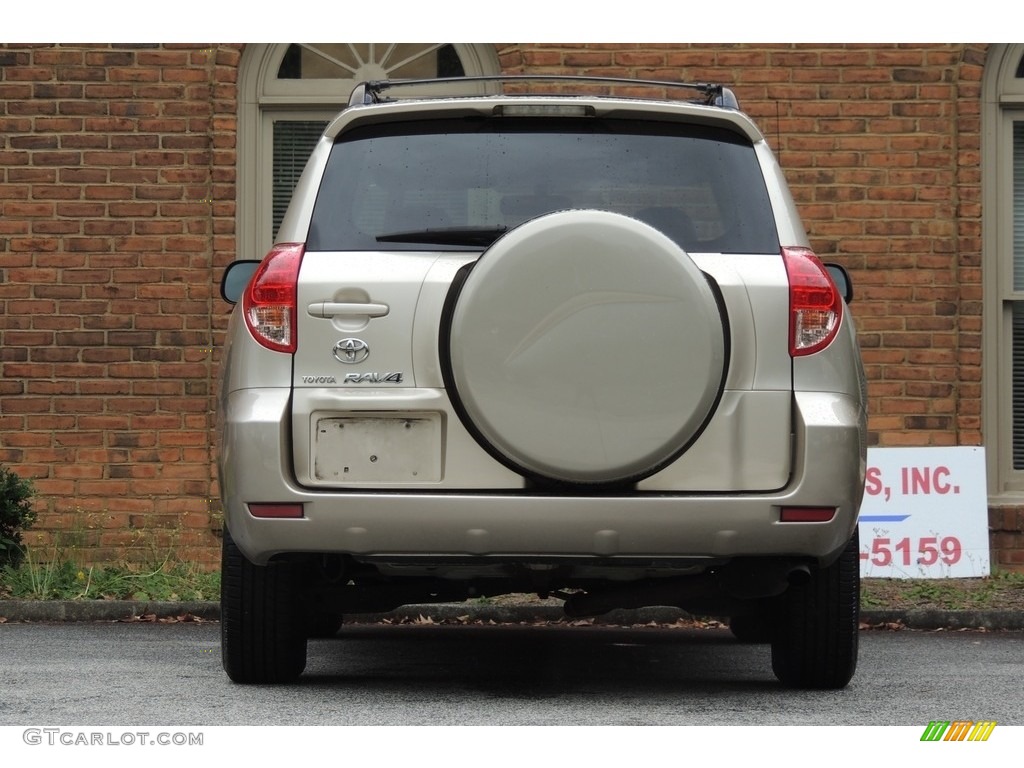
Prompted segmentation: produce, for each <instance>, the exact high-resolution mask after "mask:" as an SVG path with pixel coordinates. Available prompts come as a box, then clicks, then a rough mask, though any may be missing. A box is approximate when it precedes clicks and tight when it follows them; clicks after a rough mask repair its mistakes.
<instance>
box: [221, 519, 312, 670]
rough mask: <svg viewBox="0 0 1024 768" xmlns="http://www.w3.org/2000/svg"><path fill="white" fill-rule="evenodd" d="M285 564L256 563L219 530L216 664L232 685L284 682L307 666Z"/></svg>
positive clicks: (293, 578) (292, 579) (293, 584)
mask: <svg viewBox="0 0 1024 768" xmlns="http://www.w3.org/2000/svg"><path fill="white" fill-rule="evenodd" d="M297 586H298V579H297V573H296V568H295V566H294V565H292V564H290V563H271V564H270V565H266V566H259V565H255V564H253V563H251V562H249V560H248V559H247V558H246V557H245V555H243V554H242V552H241V550H239V549H238V547H237V546H236V545H235V543H234V541H232V539H231V535H230V534H229V533H228V532H227V531H226V530H225V531H224V544H223V560H222V564H221V597H220V605H221V608H220V610H221V619H220V637H221V660H222V662H223V664H224V671H225V672H227V674H228V677H230V678H231V679H232V680H233V681H234V682H236V683H287V682H291V681H293V680H295V679H296V678H298V677H299V675H301V674H302V670H303V669H305V668H306V633H305V620H304V619H305V616H304V615H303V613H302V608H301V601H300V600H299V599H298V598H299V594H298V588H297Z"/></svg>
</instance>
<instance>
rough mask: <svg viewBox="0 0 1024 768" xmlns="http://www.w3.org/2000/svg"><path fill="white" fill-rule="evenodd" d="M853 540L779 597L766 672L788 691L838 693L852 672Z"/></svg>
mask: <svg viewBox="0 0 1024 768" xmlns="http://www.w3.org/2000/svg"><path fill="white" fill-rule="evenodd" d="M858 550H859V539H858V536H857V531H856V529H854V534H853V537H852V538H851V539H850V542H849V543H848V544H847V545H846V548H845V549H844V550H843V552H842V554H841V555H840V556H839V559H838V560H836V561H835V562H834V563H832V564H831V565H829V566H828V567H826V568H820V569H817V570H815V571H812V573H811V577H810V580H809V581H808V582H807V583H805V584H799V585H794V586H791V587H790V588H789V589H788V590H786V592H785V594H783V595H782V599H781V608H782V610H781V615H780V616H779V621H778V624H777V626H776V628H775V633H774V637H773V638H772V670H773V671H774V672H775V676H776V677H777V678H778V679H779V680H780V681H781V682H782V684H783V685H785V686H786V687H788V688H814V689H836V688H843V687H845V686H846V684H847V683H849V682H850V679H851V678H852V677H853V673H854V671H856V669H857V643H858V632H859V624H860V559H859V557H858Z"/></svg>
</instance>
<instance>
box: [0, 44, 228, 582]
mask: <svg viewBox="0 0 1024 768" xmlns="http://www.w3.org/2000/svg"><path fill="white" fill-rule="evenodd" d="M238 58H239V54H238V51H237V50H234V49H230V48H224V47H213V46H210V45H206V46H203V45H195V46H153V47H142V46H132V47H131V48H118V47H114V48H110V47H106V46H60V47H53V46H48V45H43V46H8V47H5V48H2V49H0V66H2V76H0V270H2V281H0V329H2V333H3V338H2V348H0V365H2V370H0V397H2V401H0V461H2V462H3V463H5V464H7V465H9V466H12V467H13V468H14V469H16V470H17V471H19V473H21V474H23V475H26V476H30V477H32V478H33V479H34V481H35V484H36V487H37V489H38V490H39V492H40V494H41V500H40V509H39V518H38V522H37V525H36V527H35V530H34V531H33V532H32V533H31V535H30V536H28V537H26V541H28V542H29V543H32V544H35V545H37V546H38V547H39V548H40V549H41V551H43V552H48V551H51V550H52V549H53V548H54V547H57V548H60V549H61V550H63V549H65V548H75V547H84V548H87V551H88V555H87V557H88V558H89V559H94V560H111V559H115V560H116V559H120V558H122V557H126V556H127V557H136V558H144V557H150V556H152V555H154V554H159V553H160V552H166V551H167V550H168V549H169V548H170V547H171V546H175V547H177V548H179V550H180V554H181V555H182V556H183V557H186V558H189V559H193V560H196V561H199V562H207V563H213V562H215V561H216V560H217V559H218V557H219V552H218V550H217V540H216V538H215V535H214V533H213V531H214V530H215V529H217V527H218V520H217V516H216V514H215V513H216V504H215V503H211V499H212V498H213V497H214V484H213V475H212V468H211V467H212V465H211V426H212V419H211V405H212V402H211V394H212V391H211V388H212V380H213V378H212V377H213V355H212V350H213V349H214V348H215V339H214V336H213V334H212V330H213V328H214V315H215V314H217V313H221V314H222V313H223V307H222V306H216V304H215V296H216V293H215V287H214V286H215V278H216V277H217V274H216V273H217V268H218V267H220V266H223V264H224V263H226V262H227V261H229V260H230V259H231V258H232V256H233V249H234V244H233V239H232V233H233V231H234V218H233V217H234V200H235V188H234V181H235V156H234V138H235V137H234V134H235V117H234V116H235V112H236V107H235V93H234V85H233V84H234V82H235V78H236V74H237V72H236V67H237V62H238ZM218 303H219V302H218Z"/></svg>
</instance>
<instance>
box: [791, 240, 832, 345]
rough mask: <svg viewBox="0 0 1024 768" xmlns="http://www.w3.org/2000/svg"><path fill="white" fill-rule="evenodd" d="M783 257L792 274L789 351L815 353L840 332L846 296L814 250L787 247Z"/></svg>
mask: <svg viewBox="0 0 1024 768" xmlns="http://www.w3.org/2000/svg"><path fill="white" fill-rule="evenodd" d="M782 259H783V261H784V262H785V264H786V273H787V274H788V275H789V354H790V355H792V356H793V357H797V356H800V355H811V354H814V353H815V352H817V351H819V350H821V349H824V348H825V347H827V346H828V345H829V343H830V342H831V341H832V339H834V338H835V335H836V333H837V332H838V331H839V321H840V320H841V319H842V316H843V297H842V296H840V295H839V291H838V289H837V288H836V286H835V283H833V282H832V278H831V277H829V275H828V272H827V271H826V269H825V267H824V265H823V264H822V263H821V262H820V261H818V257H817V256H815V255H814V252H813V251H812V250H811V249H809V248H797V247H786V248H783V249H782Z"/></svg>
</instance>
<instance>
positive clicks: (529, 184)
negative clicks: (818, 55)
mask: <svg viewBox="0 0 1024 768" xmlns="http://www.w3.org/2000/svg"><path fill="white" fill-rule="evenodd" d="M573 208H596V209H600V210H606V211H614V212H616V213H622V214H626V215H628V216H632V217H634V218H637V219H640V220H641V221H644V222H646V223H648V224H650V225H652V226H654V227H656V228H658V229H660V230H661V231H663V232H664V233H665V234H667V235H669V236H670V237H672V238H673V239H674V240H675V241H676V242H678V243H679V244H680V245H681V246H682V247H683V248H684V249H686V250H687V251H691V252H696V253H699V252H714V253H778V251H779V241H778V235H777V233H776V229H775V222H774V220H773V218H772V214H771V206H770V204H769V200H768V192H767V190H766V188H765V183H764V178H763V177H762V175H761V171H760V167H759V165H758V162H757V160H756V157H755V154H754V149H753V147H752V146H751V145H750V143H749V142H747V141H746V139H744V138H743V137H741V136H738V135H736V134H734V133H731V132H730V131H727V130H722V129H713V128H707V127H699V126H692V125H680V124H675V123H662V122H652V121H624V120H604V119H596V118H578V119H559V120H553V119H551V118H546V119H543V120H540V119H536V118H533V119H531V118H501V117H495V118H486V119H483V118H481V119H458V120H429V121H418V122H403V123H397V124H393V123H392V124H384V125H376V126H370V127H366V128H361V129H357V130H354V131H351V132H349V133H346V134H344V135H343V136H342V137H340V138H339V140H338V141H337V142H336V143H335V145H334V148H333V150H332V152H331V157H330V159H329V161H328V166H327V171H326V173H325V175H324V179H323V182H322V185H321V189H320V191H319V194H318V197H317V202H316V206H315V208H314V211H313V218H312V223H311V227H310V233H309V238H308V240H307V243H306V248H307V250H311V251H351V250H360V251H363V250H382V249H386V250H435V251H436V250H439V249H443V250H453V249H455V250H457V249H476V250H479V249H480V248H481V247H483V246H484V245H486V244H487V243H489V242H490V240H493V239H494V238H495V237H497V236H498V234H500V233H501V232H502V231H505V230H507V229H511V228H512V227H515V226H517V225H518V224H521V223H522V222H524V221H527V220H528V219H531V218H534V217H535V216H539V215H541V214H543V213H548V212H551V211H560V210H567V209H573ZM446 233H448V234H450V235H451V236H450V237H448V236H447V235H446ZM474 235H475V236H474Z"/></svg>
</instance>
